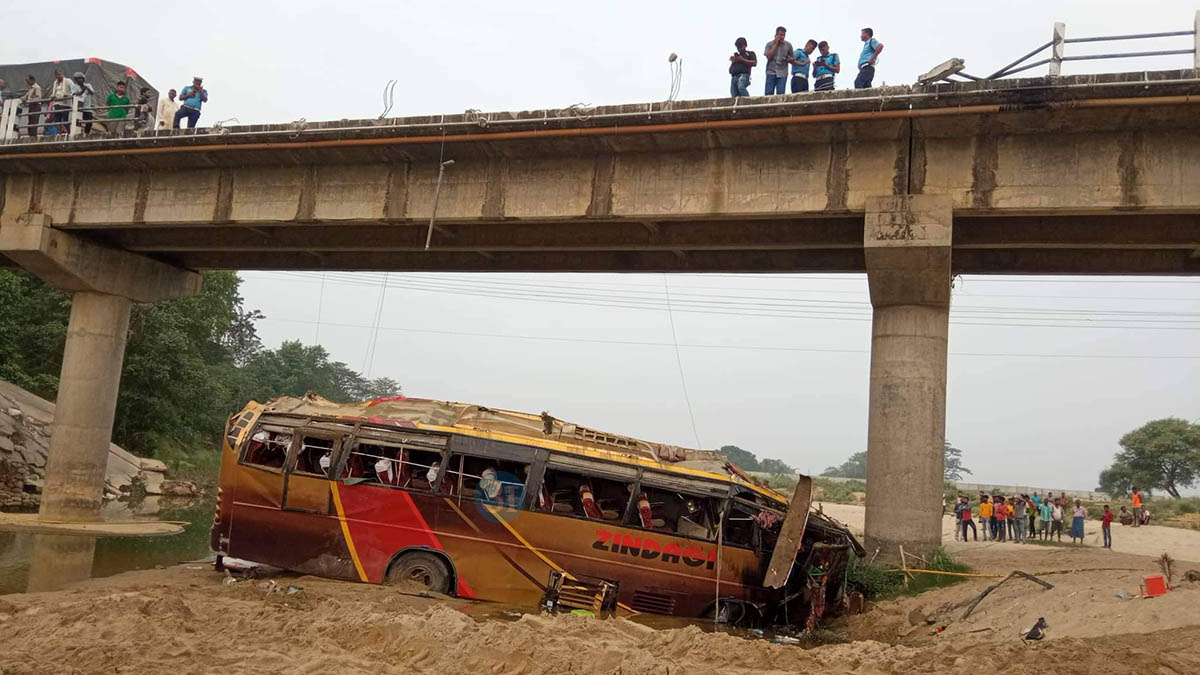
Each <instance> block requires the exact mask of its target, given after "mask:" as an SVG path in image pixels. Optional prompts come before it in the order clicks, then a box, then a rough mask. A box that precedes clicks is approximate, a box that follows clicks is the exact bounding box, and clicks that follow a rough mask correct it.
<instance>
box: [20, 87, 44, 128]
mask: <svg viewBox="0 0 1200 675" xmlns="http://www.w3.org/2000/svg"><path fill="white" fill-rule="evenodd" d="M25 84H27V85H29V89H28V90H26V91H25V95H24V96H22V97H21V103H22V104H24V108H25V123H26V124H28V125H36V124H37V123H38V122H40V121H41V120H40V117H41V112H42V86H41V85H39V84H38V83H37V78H36V77H34V76H32V75H28V76H26V77H25ZM26 132H27V133H28V134H29V135H30V136H38V135H40V132H39V127H37V126H30V127H29V128H28V129H26Z"/></svg>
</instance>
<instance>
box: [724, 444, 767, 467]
mask: <svg viewBox="0 0 1200 675" xmlns="http://www.w3.org/2000/svg"><path fill="white" fill-rule="evenodd" d="M720 452H721V454H722V455H725V456H726V457H728V458H729V461H731V462H733V463H734V464H735V465H736V466H737V467H738V468H739V469H741V470H742V471H761V470H762V468H761V467H760V466H759V464H758V457H757V456H756V455H755V454H754V453H753V452H750V451H749V450H743V449H741V448H739V447H738V446H736V445H722V446H721V450H720Z"/></svg>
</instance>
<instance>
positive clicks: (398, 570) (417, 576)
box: [384, 551, 450, 595]
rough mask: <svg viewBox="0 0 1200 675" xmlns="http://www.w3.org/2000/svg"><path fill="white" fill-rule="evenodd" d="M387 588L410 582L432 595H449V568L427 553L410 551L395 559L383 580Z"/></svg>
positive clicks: (438, 557) (439, 558) (440, 560)
mask: <svg viewBox="0 0 1200 675" xmlns="http://www.w3.org/2000/svg"><path fill="white" fill-rule="evenodd" d="M384 581H385V583H387V584H388V585H389V586H396V585H399V584H403V583H405V582H412V583H416V584H419V585H421V586H424V587H425V588H426V589H428V590H430V591H433V592H434V593H441V594H442V595H449V593H450V568H449V567H448V566H447V565H446V563H445V561H443V560H442V559H441V557H440V556H437V555H435V554H433V553H429V552H427V551H412V552H410V553H405V554H404V555H402V556H400V557H399V558H397V559H396V560H395V561H394V562H393V563H392V564H391V566H390V567H388V571H387V576H386V577H385V578H384Z"/></svg>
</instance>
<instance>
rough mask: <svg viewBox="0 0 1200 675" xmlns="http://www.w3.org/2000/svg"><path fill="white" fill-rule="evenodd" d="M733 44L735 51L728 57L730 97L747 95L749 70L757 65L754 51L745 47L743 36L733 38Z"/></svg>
mask: <svg viewBox="0 0 1200 675" xmlns="http://www.w3.org/2000/svg"><path fill="white" fill-rule="evenodd" d="M733 46H734V47H735V48H736V49H737V51H735V52H734V53H733V56H730V57H729V78H730V79H729V96H730V97H731V98H737V97H739V96H749V95H750V70H751V69H752V68H754V66H757V65H758V57H757V56H755V55H754V52H752V51H749V50H747V49H746V38H744V37H740V38H738V39H736V40H734V41H733Z"/></svg>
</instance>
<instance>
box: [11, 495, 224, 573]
mask: <svg viewBox="0 0 1200 675" xmlns="http://www.w3.org/2000/svg"><path fill="white" fill-rule="evenodd" d="M147 499H148V500H153V499H155V498H153V497H150V498H147ZM162 503H163V504H164V505H166V504H169V502H165V501H164V502H162ZM148 506H149V507H150V508H148ZM214 506H215V503H214V500H213V499H212V498H211V497H210V498H204V499H201V500H199V501H196V502H192V503H183V504H180V503H179V502H178V501H176V502H174V503H173V504H171V505H169V506H164V507H163V508H155V507H154V504H153V503H151V504H149V505H148V504H146V503H142V504H139V505H138V508H137V509H136V510H132V509H123V508H120V507H116V506H115V505H109V506H107V507H106V508H105V512H104V517H105V519H108V520H122V519H131V518H147V517H148V513H147V512H148V511H154V513H153V515H152V516H149V517H151V518H153V519H157V520H178V521H184V522H187V523H188V526H187V527H186V528H184V531H183V532H182V533H180V534H176V535H173V536H169V537H107V538H102V539H99V540H97V542H96V556H95V559H94V560H93V562H92V576H93V577H107V576H112V575H114V574H119V573H121V572H128V571H130V570H142V569H150V568H153V567H155V566H156V565H174V564H177V563H181V562H186V561H189V560H197V559H200V558H204V557H205V556H208V555H211V552H210V551H209V548H208V530H209V527H210V526H211V525H212V519H213V511H214ZM32 553H33V535H31V534H10V533H6V532H0V595H3V594H5V593H22V592H24V591H25V584H26V580H27V579H28V576H29V558H30V555H32Z"/></svg>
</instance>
